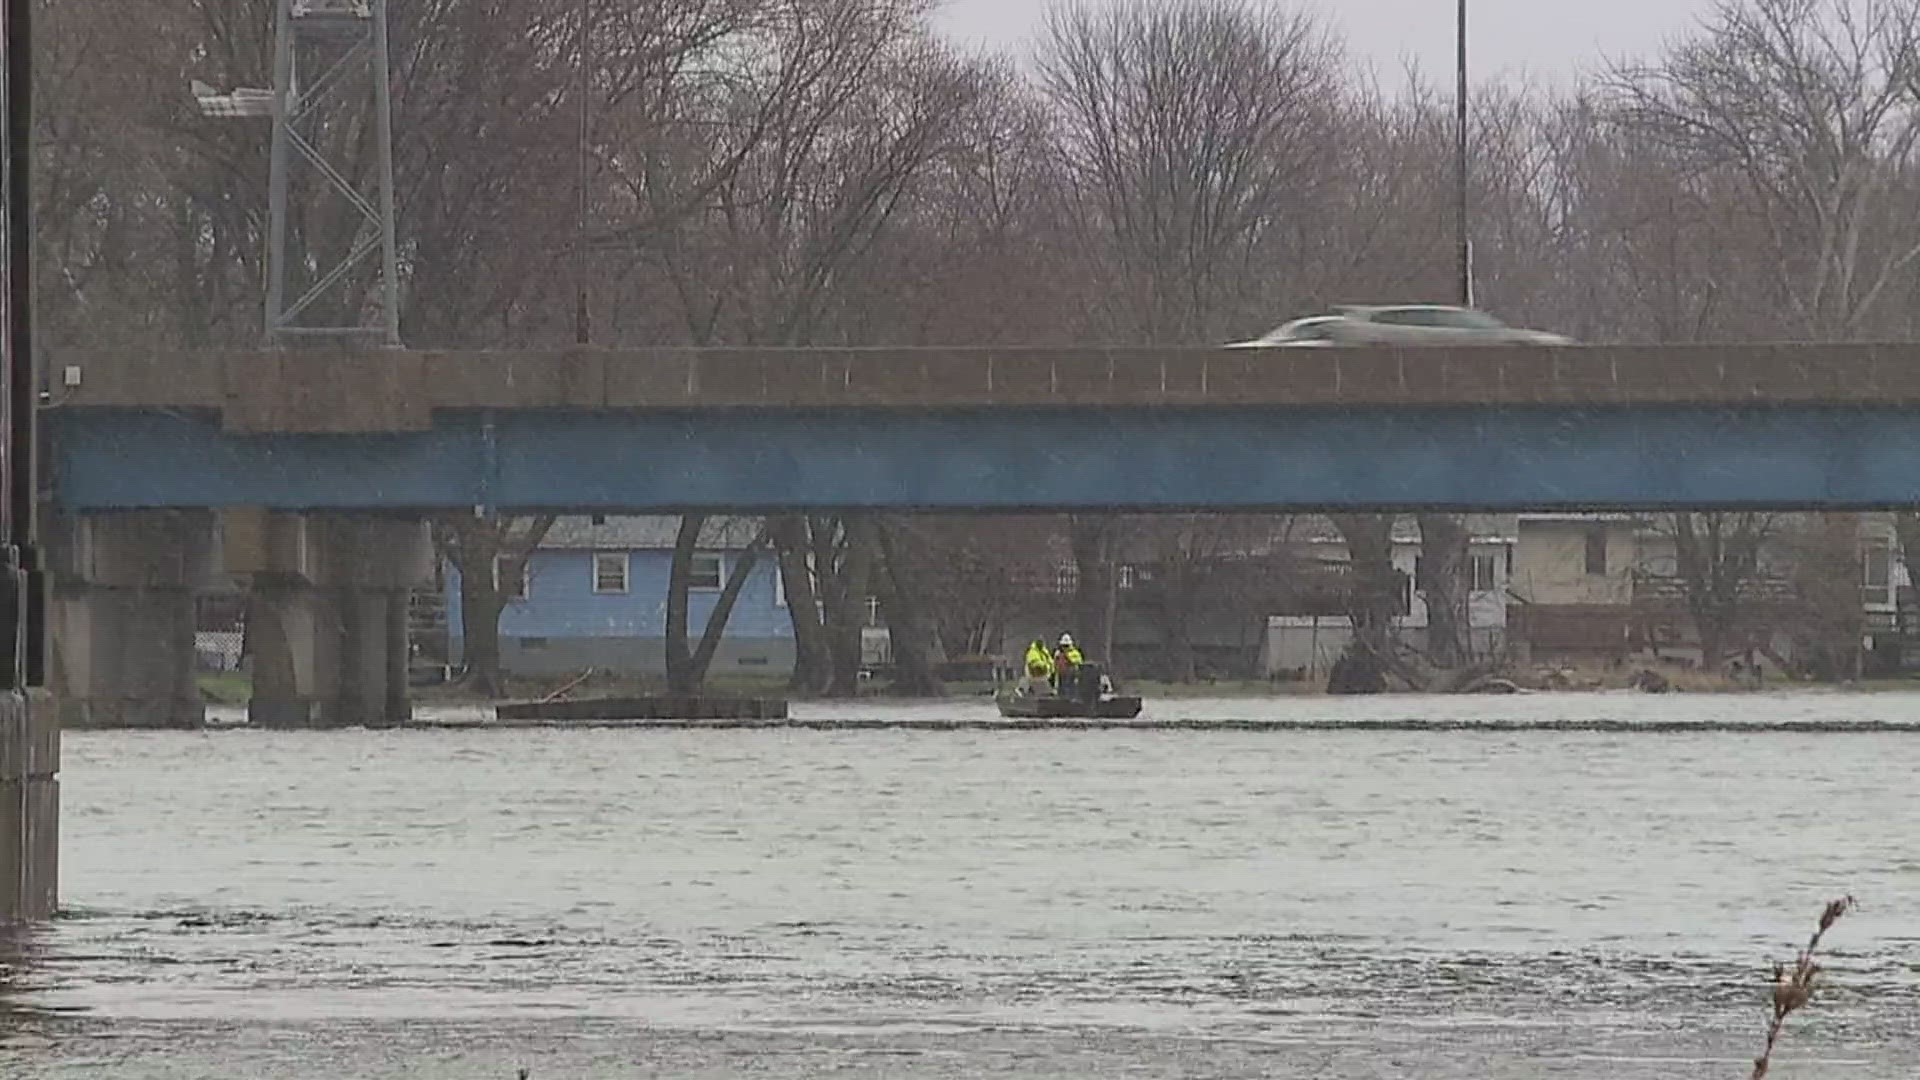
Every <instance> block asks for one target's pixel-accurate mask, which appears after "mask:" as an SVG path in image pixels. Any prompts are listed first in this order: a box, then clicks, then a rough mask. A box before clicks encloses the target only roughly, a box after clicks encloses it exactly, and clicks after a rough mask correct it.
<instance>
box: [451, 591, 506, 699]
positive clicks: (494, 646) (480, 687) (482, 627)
mask: <svg viewBox="0 0 1920 1080" xmlns="http://www.w3.org/2000/svg"><path fill="white" fill-rule="evenodd" d="M492 570H493V567H492V563H491V562H489V563H488V564H487V570H486V571H485V576H482V572H480V571H478V570H468V569H466V568H464V567H463V568H462V569H461V572H460V628H461V636H462V638H463V639H464V641H465V643H466V644H465V660H466V667H467V683H468V685H470V686H472V687H473V689H474V690H475V691H477V692H479V693H481V694H483V695H485V696H487V697H490V698H497V697H500V696H501V695H502V694H504V693H506V685H505V682H504V681H503V680H502V679H501V677H500V610H501V609H502V608H503V607H505V606H506V605H505V604H504V603H503V602H502V600H501V597H500V590H499V589H496V588H494V586H493V576H492Z"/></svg>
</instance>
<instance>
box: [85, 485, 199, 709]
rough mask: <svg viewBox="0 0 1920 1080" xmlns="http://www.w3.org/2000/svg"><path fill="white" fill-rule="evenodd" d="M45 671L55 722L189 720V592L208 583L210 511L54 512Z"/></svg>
mask: <svg viewBox="0 0 1920 1080" xmlns="http://www.w3.org/2000/svg"><path fill="white" fill-rule="evenodd" d="M48 525H49V527H48V529H47V533H48V541H49V543H48V550H49V555H50V560H51V565H52V568H53V581H54V586H53V593H52V597H51V601H50V603H49V605H48V622H49V632H50V635H51V637H52V639H53V640H52V642H51V650H50V651H51V661H50V664H49V667H50V669H51V670H50V681H51V683H52V685H53V688H54V698H55V700H56V701H58V703H59V713H60V720H61V725H62V726H63V727H72V728H190V727H197V726H199V725H200V724H201V723H203V722H204V721H205V720H206V703H205V702H204V701H203V700H202V699H201V697H200V690H199V688H198V686H196V685H195V683H194V675H193V671H194V606H193V601H194V595H195V593H196V592H197V591H199V590H202V589H205V588H207V587H209V586H210V585H211V584H212V583H213V574H214V572H215V565H216V559H215V550H216V549H215V537H214V531H213V516H212V514H211V513H209V512H207V511H204V510H140V511H125V512H116V513H104V514H84V515H64V516H57V517H53V518H52V519H51V520H50V521H49V523H48Z"/></svg>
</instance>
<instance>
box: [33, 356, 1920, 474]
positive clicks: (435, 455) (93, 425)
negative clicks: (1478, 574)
mask: <svg viewBox="0 0 1920 1080" xmlns="http://www.w3.org/2000/svg"><path fill="white" fill-rule="evenodd" d="M68 366H74V367H77V368H78V369H79V371H78V375H79V385H78V387H75V388H72V389H70V390H68V389H62V390H59V391H57V392H56V393H57V395H58V396H57V397H56V399H55V401H54V403H53V404H54V407H53V409H52V410H51V414H50V418H49V420H50V422H49V428H50V430H51V433H52V438H53V440H54V454H53V469H54V485H55V493H56V498H57V500H58V501H59V502H60V503H61V504H62V505H63V506H65V507H67V508H69V509H75V510H103V509H132V508H160V507H204V506H235V505H248V506H262V507H270V508H278V509H290V510H303V509H371V510H431V509H450V508H472V507H475V506H481V507H496V508H500V509H507V510H531V509H556V510H570V509H571V510H596V511H620V510H682V509H714V510H771V509H788V508H821V509H826V508H845V509H851V508H873V509H1000V510H1013V509H1072V508H1092V507H1101V508H1126V509H1141V510H1155V509H1159V510H1168V509H1201V508H1235V509H1307V508H1325V509H1332V508H1352V509H1409V508H1416V507H1438V508H1452V509H1490V510H1491V509H1516V510H1518V509H1601V508H1655V507H1665V506H1676V507H1679V506H1684V507H1694V508H1701V509H1708V508H1734V507H1781V508H1784V507H1827V508H1834V509H1839V508H1847V507H1861V508H1864V507H1878V506H1906V505H1913V504H1916V503H1920V345H1753V346H1684V347H1658V348H1633V347H1571V348H1553V349H1543V348H1519V347H1504V348H1477V349H1436V348H1422V349H1408V350H1384V349H1382V350H1375V349H1295V350H1263V351H1251V350H1248V351H1239V350H1221V349H1206V350H1156V349H1072V350H1056V349H905V350H901V349H851V350H849V349H783V350H650V351H649V350H640V351H609V350H590V349H589V350H563V351H553V352H538V351H528V352H499V353H489V352H481V353H438V352H368V353H356V354H348V355H329V354H323V353H315V352H287V353H273V352H242V353H206V354H194V355H183V356H165V357H159V356H131V355H100V356H91V357H73V356H67V357H61V358H58V359H56V361H55V364H54V367H55V371H54V375H55V379H54V382H55V384H56V385H60V384H61V383H62V382H64V381H65V380H64V379H63V376H64V374H65V372H64V370H62V369H64V368H65V367H68Z"/></svg>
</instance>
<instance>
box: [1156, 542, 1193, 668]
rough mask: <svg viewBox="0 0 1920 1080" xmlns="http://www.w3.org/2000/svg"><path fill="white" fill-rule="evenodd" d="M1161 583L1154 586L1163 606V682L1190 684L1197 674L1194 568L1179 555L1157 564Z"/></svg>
mask: <svg viewBox="0 0 1920 1080" xmlns="http://www.w3.org/2000/svg"><path fill="white" fill-rule="evenodd" d="M1161 572H1162V573H1163V574H1164V575H1165V578H1164V580H1163V581H1161V582H1159V583H1157V584H1158V585H1159V592H1160V595H1161V596H1162V597H1164V598H1165V600H1166V603H1165V604H1164V605H1162V607H1161V617H1162V620H1163V625H1162V628H1161V633H1162V635H1163V637H1162V641H1163V642H1164V644H1163V646H1162V652H1163V653H1164V655H1165V657H1166V676H1167V681H1169V682H1175V683H1182V684H1185V683H1190V682H1193V681H1194V679H1195V677H1196V675H1197V674H1198V673H1197V672H1196V671H1195V669H1194V661H1193V621H1194V618H1195V617H1196V615H1197V614H1198V613H1197V612H1195V611H1194V602H1195V600H1196V597H1195V596H1194V578H1195V576H1196V574H1195V573H1194V567H1193V565H1192V563H1191V562H1190V561H1189V560H1188V559H1187V557H1186V556H1185V555H1184V554H1182V553H1179V552H1176V553H1174V554H1173V556H1172V557H1171V558H1169V559H1167V560H1166V561H1165V562H1163V563H1162V564H1161Z"/></svg>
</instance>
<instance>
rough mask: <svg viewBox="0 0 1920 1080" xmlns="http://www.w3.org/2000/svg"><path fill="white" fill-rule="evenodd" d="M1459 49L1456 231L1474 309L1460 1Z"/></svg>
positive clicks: (1466, 293) (1466, 299) (1464, 287)
mask: <svg viewBox="0 0 1920 1080" xmlns="http://www.w3.org/2000/svg"><path fill="white" fill-rule="evenodd" d="M1458 45H1459V50H1460V56H1459V65H1458V74H1459V85H1458V87H1457V89H1456V94H1455V105H1456V107H1457V108H1458V110H1459V116H1458V117H1456V119H1455V131H1454V136H1455V139H1456V140H1457V145H1456V146H1455V147H1454V159H1455V160H1454V168H1455V174H1454V181H1455V192H1454V195H1455V197H1456V198H1457V199H1458V200H1459V202H1458V204H1457V205H1455V207H1454V228H1455V230H1456V231H1457V233H1458V236H1457V243H1458V245H1459V253H1460V303H1461V304H1462V305H1464V306H1466V307H1472V306H1473V239H1472V237H1471V236H1470V235H1469V234H1468V232H1467V0H1460V27H1459V37H1458Z"/></svg>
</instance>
